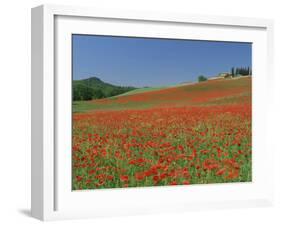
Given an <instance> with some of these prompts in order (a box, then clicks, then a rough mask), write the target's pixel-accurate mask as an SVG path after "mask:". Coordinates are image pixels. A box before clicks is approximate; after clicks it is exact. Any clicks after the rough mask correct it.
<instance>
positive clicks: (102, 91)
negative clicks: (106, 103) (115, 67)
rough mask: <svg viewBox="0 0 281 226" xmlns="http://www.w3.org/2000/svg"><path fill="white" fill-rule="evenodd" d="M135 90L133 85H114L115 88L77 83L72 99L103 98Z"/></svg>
mask: <svg viewBox="0 0 281 226" xmlns="http://www.w3.org/2000/svg"><path fill="white" fill-rule="evenodd" d="M131 90H133V88H132V87H117V86H116V87H114V88H111V89H109V88H92V87H89V86H86V85H84V84H76V85H75V86H73V93H72V99H73V100H74V101H79V100H93V99H102V98H107V97H112V96H117V95H120V94H122V93H125V92H128V91H131Z"/></svg>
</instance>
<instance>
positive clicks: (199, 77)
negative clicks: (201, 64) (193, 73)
mask: <svg viewBox="0 0 281 226" xmlns="http://www.w3.org/2000/svg"><path fill="white" fill-rule="evenodd" d="M207 80H208V79H207V78H206V77H205V76H203V75H199V76H198V82H204V81H207Z"/></svg>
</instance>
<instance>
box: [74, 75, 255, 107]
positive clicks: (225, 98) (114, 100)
mask: <svg viewBox="0 0 281 226" xmlns="http://www.w3.org/2000/svg"><path fill="white" fill-rule="evenodd" d="M142 91H143V92H141V90H139V91H138V90H134V91H131V92H129V93H127V94H126V95H121V96H116V97H111V98H107V99H101V100H93V101H79V102H78V101H76V102H74V103H73V111H74V112H85V111H90V110H122V109H144V108H151V107H159V106H160V107H163V106H165V107H166V106H194V105H212V104H233V103H236V102H241V101H244V102H249V101H250V100H251V78H249V77H245V78H243V77H242V78H239V79H227V80H226V79H225V80H213V81H206V82H202V83H196V84H187V85H180V86H175V87H169V88H162V89H154V90H153V89H150V90H148V89H143V90H142ZM133 92H135V93H133Z"/></svg>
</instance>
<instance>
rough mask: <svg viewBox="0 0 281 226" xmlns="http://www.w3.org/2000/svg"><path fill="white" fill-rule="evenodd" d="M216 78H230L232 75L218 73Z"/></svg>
mask: <svg viewBox="0 0 281 226" xmlns="http://www.w3.org/2000/svg"><path fill="white" fill-rule="evenodd" d="M217 77H219V78H232V75H231V74H229V73H228V72H224V73H219V74H218V76H217Z"/></svg>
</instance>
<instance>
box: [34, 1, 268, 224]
mask: <svg viewBox="0 0 281 226" xmlns="http://www.w3.org/2000/svg"><path fill="white" fill-rule="evenodd" d="M134 27H137V29H134ZM117 28H118V29H117ZM182 31H184V32H182ZM77 32H78V33H85V34H92V33H95V34H106V35H120V36H122V35H123V36H125V35H126V36H142V37H152V36H153V37H169V38H170V37H172V38H173V37H177V38H187V39H204V40H222V41H223V40H225V41H250V42H253V44H254V46H255V48H254V50H253V74H254V76H253V78H254V79H253V80H254V81H253V109H256V110H255V111H254V115H253V148H255V147H256V151H255V152H254V154H253V155H254V159H253V171H254V177H253V182H251V183H235V184H223V185H221V184H213V185H192V186H189V187H188V188H187V187H185V186H180V187H179V186H172V187H171V186H168V187H164V188H162V187H157V188H154V187H153V188H151V187H150V188H141V189H140V188H129V189H107V190H106V191H101V190H99V191H86V192H72V191H71V188H70V187H69V186H71V185H70V183H71V182H70V181H71V177H70V178H69V175H71V171H70V168H69V167H71V165H70V159H71V156H70V155H69V153H70V152H71V150H69V151H66V152H62V151H60V150H62V149H63V148H64V147H65V148H67V149H70V147H69V140H70V139H71V136H70V137H69V134H71V127H70V126H71V121H70V120H69V114H71V108H70V106H71V98H69V94H70V93H71V85H70V84H71V77H69V74H70V73H71V68H70V67H71V66H70V63H71V61H70V59H71V48H69V47H70V45H69V44H70V41H69V40H70V39H69V35H71V34H72V33H77ZM272 39H273V22H272V21H271V20H265V19H253V18H240V17H222V16H201V15H185V14H171V13H161V14H160V13H154V12H132V11H116V10H114V11H111V10H101V9H90V8H83V7H71V6H56V5H43V6H39V7H36V8H33V9H32V186H31V188H32V191H31V192H32V200H31V210H32V211H31V213H32V216H33V217H35V218H38V219H41V220H56V219H70V218H86V217H98V216H116V215H130V214H142V213H153V212H165V211H186V210H194V209H209V208H229V207H230V208H233V207H253V206H265V205H271V204H272V202H273V192H272V191H273V179H272V178H271V177H270V176H268V175H270V172H271V170H272V167H273V166H272V163H273V159H272V155H273V150H272V149H270V148H269V144H268V143H267V141H266V135H268V133H270V132H269V131H267V130H266V118H267V117H269V109H270V102H268V101H267V100H268V99H270V95H271V86H272V84H273V71H272V68H273V46H272V45H273V40H272ZM58 75H59V76H58ZM60 103H66V104H65V105H64V106H63V107H61V105H60ZM69 103H70V104H69ZM65 114H67V115H68V116H67V117H64V115H65ZM62 128H63V129H62ZM64 141H65V142H64ZM207 193H208V194H207ZM230 194H231V195H230ZM87 200H92V201H93V200H94V203H95V205H92V204H91V205H83V207H82V205H81V204H83V203H86V201H87ZM110 200H111V201H110ZM112 200H113V201H112ZM91 203H93V202H91ZM109 204H110V206H109Z"/></svg>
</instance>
